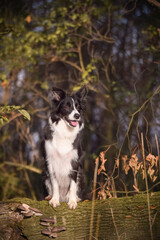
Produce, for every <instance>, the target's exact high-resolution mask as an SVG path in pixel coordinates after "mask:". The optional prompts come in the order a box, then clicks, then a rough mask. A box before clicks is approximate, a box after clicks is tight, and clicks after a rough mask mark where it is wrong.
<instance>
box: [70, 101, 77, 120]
mask: <svg viewBox="0 0 160 240" xmlns="http://www.w3.org/2000/svg"><path fill="white" fill-rule="evenodd" d="M72 102H73V111H72V112H71V113H70V114H69V116H68V118H69V119H70V120H74V119H75V117H74V116H75V114H76V113H77V114H79V112H78V111H77V109H76V106H75V102H74V100H73V98H72Z"/></svg>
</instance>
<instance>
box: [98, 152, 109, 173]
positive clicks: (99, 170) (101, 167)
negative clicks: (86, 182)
mask: <svg viewBox="0 0 160 240" xmlns="http://www.w3.org/2000/svg"><path fill="white" fill-rule="evenodd" d="M99 157H100V160H101V162H102V163H101V166H100V167H99V169H98V175H99V174H100V173H101V172H102V170H103V171H106V168H105V166H104V165H105V162H106V161H107V159H105V158H104V157H105V154H104V152H101V153H100V155H99Z"/></svg>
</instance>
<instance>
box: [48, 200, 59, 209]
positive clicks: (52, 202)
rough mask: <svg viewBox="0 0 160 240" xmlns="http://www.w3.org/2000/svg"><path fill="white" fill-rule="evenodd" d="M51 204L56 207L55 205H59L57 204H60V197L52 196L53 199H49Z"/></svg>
mask: <svg viewBox="0 0 160 240" xmlns="http://www.w3.org/2000/svg"><path fill="white" fill-rule="evenodd" d="M49 204H50V205H51V206H52V207H53V208H55V207H57V206H59V205H60V203H59V200H58V199H55V198H52V199H51V200H50V201H49Z"/></svg>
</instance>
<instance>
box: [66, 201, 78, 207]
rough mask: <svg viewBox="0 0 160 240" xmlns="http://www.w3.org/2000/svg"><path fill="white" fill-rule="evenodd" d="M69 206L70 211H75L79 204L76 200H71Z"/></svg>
mask: <svg viewBox="0 0 160 240" xmlns="http://www.w3.org/2000/svg"><path fill="white" fill-rule="evenodd" d="M68 206H69V208H70V209H75V208H76V207H77V202H76V201H74V200H69V202H68Z"/></svg>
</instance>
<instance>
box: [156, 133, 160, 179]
mask: <svg viewBox="0 0 160 240" xmlns="http://www.w3.org/2000/svg"><path fill="white" fill-rule="evenodd" d="M155 140H156V146H157V154H158V163H159V177H160V157H159V143H158V138H157V134H155Z"/></svg>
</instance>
